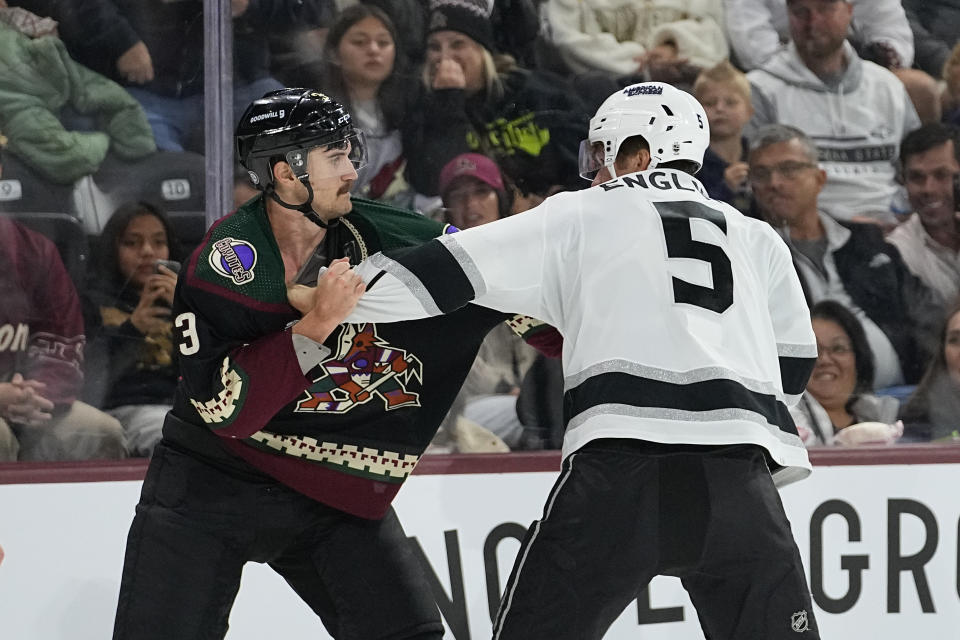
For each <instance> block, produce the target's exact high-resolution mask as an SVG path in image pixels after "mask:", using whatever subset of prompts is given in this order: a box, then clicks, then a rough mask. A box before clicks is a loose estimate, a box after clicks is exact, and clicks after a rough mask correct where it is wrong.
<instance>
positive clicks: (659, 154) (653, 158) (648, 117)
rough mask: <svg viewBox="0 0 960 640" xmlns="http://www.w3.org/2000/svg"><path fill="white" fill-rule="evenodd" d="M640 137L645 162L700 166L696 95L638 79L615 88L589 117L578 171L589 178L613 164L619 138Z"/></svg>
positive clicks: (702, 132) (703, 119)
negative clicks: (684, 162) (647, 156)
mask: <svg viewBox="0 0 960 640" xmlns="http://www.w3.org/2000/svg"><path fill="white" fill-rule="evenodd" d="M632 136H643V138H644V139H645V140H646V141H647V144H649V145H650V166H649V167H648V168H649V169H653V168H655V167H657V165H660V164H662V163H664V162H671V161H673V160H688V161H690V162H693V163H694V164H696V165H697V170H699V169H700V167H701V166H702V165H703V154H704V152H705V151H706V150H707V147H708V146H710V125H709V124H708V123H707V114H706V112H705V111H704V110H703V107H702V106H701V105H700V103H699V102H697V100H696V98H694V97H693V96H691V95H690V94H689V93H687V92H685V91H681V90H680V89H677V88H676V87H673V86H671V85H669V84H664V83H662V82H642V83H640V84H633V85H630V86H629V87H626V88H624V89H621V90H620V91H617V92H616V93H614V94H613V95H611V96H610V97H609V98H607V99H606V100H604V102H603V104H602V105H600V108H599V109H597V114H596V115H595V116H593V118H591V119H590V132H589V137H588V138H587V139H586V140H584V141H583V142H581V143H580V175H581V176H582V177H584V178H586V179H587V180H592V179H593V177H594V176H595V175H596V174H597V171H599V170H600V167H603V166H606V167H607V169H608V170H609V171H610V176H611V177H616V175H617V174H616V172H615V171H614V168H613V163H614V161H615V160H616V159H617V152H619V151H620V145H621V144H623V141H624V140H626V139H627V138H630V137H632Z"/></svg>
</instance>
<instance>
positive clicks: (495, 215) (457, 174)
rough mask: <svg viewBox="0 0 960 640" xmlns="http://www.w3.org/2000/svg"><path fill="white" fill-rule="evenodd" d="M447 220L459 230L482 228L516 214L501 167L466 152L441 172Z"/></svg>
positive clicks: (481, 156)
mask: <svg viewBox="0 0 960 640" xmlns="http://www.w3.org/2000/svg"><path fill="white" fill-rule="evenodd" d="M439 187H440V196H441V197H442V198H443V206H444V210H445V212H446V221H447V222H448V223H450V224H452V225H453V226H455V227H456V228H458V229H469V228H470V227H479V226H480V225H482V224H487V223H488V222H493V221H494V220H498V219H500V218H504V217H506V216H508V215H510V214H511V213H512V211H511V205H512V202H511V198H510V197H509V195H510V194H509V193H508V191H507V189H506V187H505V186H504V182H503V175H502V174H501V173H500V169H499V168H498V167H497V164H496V163H495V162H494V161H493V160H491V159H490V158H488V157H486V156H484V155H481V154H479V153H464V154H461V155H459V156H457V157H456V158H454V159H453V160H451V161H450V162H448V163H447V164H446V166H444V167H443V170H442V171H441V172H440V182H439Z"/></svg>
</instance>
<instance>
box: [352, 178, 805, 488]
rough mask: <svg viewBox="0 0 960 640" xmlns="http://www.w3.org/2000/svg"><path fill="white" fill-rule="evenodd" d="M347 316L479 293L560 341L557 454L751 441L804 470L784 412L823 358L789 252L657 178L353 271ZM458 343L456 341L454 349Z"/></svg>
mask: <svg viewBox="0 0 960 640" xmlns="http://www.w3.org/2000/svg"><path fill="white" fill-rule="evenodd" d="M357 269H359V271H360V273H361V275H362V276H363V277H364V279H365V280H366V281H367V282H368V289H367V292H366V294H364V296H363V298H361V300H360V302H359V303H358V304H357V306H356V309H355V310H354V312H353V313H352V314H351V315H350V317H349V318H348V319H347V321H348V322H390V321H398V320H406V319H413V318H420V317H425V316H427V315H435V314H438V313H442V312H447V311H450V310H453V309H456V308H458V307H460V306H462V305H464V304H466V303H467V302H469V301H471V300H473V301H475V302H476V303H477V304H480V305H484V306H487V307H492V308H494V309H498V310H501V311H510V312H514V313H522V314H526V315H529V316H531V317H535V318H538V319H541V320H543V321H544V322H547V323H549V324H551V325H553V326H554V327H556V328H557V329H558V330H559V331H560V333H561V334H563V338H564V345H563V370H564V377H565V388H564V405H565V418H566V419H567V421H568V422H567V430H566V434H565V437H564V443H563V455H564V456H567V455H569V454H570V453H572V452H574V451H576V450H577V449H579V448H580V447H582V446H583V445H584V444H586V443H587V442H589V441H591V440H594V439H597V438H636V439H641V440H648V441H653V442H660V443H674V444H713V445H717V444H732V443H753V444H757V445H760V446H762V447H764V448H765V449H766V450H767V451H768V452H769V454H770V457H771V458H772V459H773V461H774V462H775V463H776V465H778V467H776V468H775V479H776V480H777V483H778V484H781V485H782V484H786V483H788V482H791V481H793V480H798V479H800V478H803V477H806V476H807V475H808V474H809V472H810V463H809V460H808V458H807V452H806V449H805V448H804V446H803V443H802V442H801V441H800V439H799V438H798V437H797V432H796V427H795V426H794V423H793V420H792V419H791V417H790V414H789V412H788V410H787V406H788V405H792V404H794V403H795V402H796V401H797V399H798V398H799V395H800V394H801V393H802V392H803V390H804V387H805V386H806V382H807V378H808V377H809V374H810V371H811V370H812V368H813V364H814V362H815V361H816V354H817V350H816V341H815V339H814V335H813V329H812V328H811V323H810V316H809V310H808V309H807V306H806V302H805V300H804V297H803V293H802V291H801V287H800V282H799V280H798V278H797V275H796V272H795V271H794V267H793V263H792V261H791V258H790V252H789V250H788V249H787V247H786V245H785V244H784V242H783V240H782V239H781V238H780V237H779V236H778V235H777V234H776V233H775V232H774V230H773V229H772V228H771V227H770V226H769V225H767V224H765V223H763V222H760V221H758V220H753V219H750V218H746V217H744V216H743V215H741V214H740V213H739V212H737V211H736V210H734V209H733V208H732V207H730V206H728V205H726V204H724V203H722V202H718V201H716V200H711V199H710V198H709V197H708V196H707V194H706V190H705V189H704V188H703V186H702V185H701V184H700V183H699V181H697V180H696V179H695V178H694V177H692V176H690V175H688V174H686V173H682V172H679V171H674V170H669V169H655V170H652V171H642V172H638V173H633V174H629V175H626V176H622V177H620V178H616V179H614V180H611V181H609V182H606V183H604V184H601V185H598V186H596V187H592V188H590V189H586V190H584V191H578V192H569V193H561V194H557V195H555V196H552V197H550V198H548V199H547V200H546V201H545V202H544V203H543V204H541V205H540V206H539V207H537V208H535V209H532V210H530V211H527V212H524V213H522V214H519V215H516V216H512V217H509V218H505V219H503V220H499V221H497V222H494V223H491V224H487V225H484V226H481V227H476V228H473V229H470V230H467V231H461V232H459V233H456V234H453V235H446V236H443V237H442V238H439V239H437V240H434V241H431V242H430V243H428V244H426V245H422V246H420V247H417V248H415V249H406V250H402V251H395V252H391V253H390V254H389V255H384V254H376V255H374V256H371V257H370V258H369V259H368V260H366V261H364V262H363V263H362V264H360V265H359V266H358V267H357ZM450 348H456V346H455V345H450Z"/></svg>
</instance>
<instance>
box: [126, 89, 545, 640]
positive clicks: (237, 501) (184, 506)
mask: <svg viewBox="0 0 960 640" xmlns="http://www.w3.org/2000/svg"><path fill="white" fill-rule="evenodd" d="M237 143H238V152H239V156H240V158H241V161H242V163H243V165H244V166H245V167H246V168H247V169H248V171H249V172H250V176H251V178H252V179H253V180H254V182H255V183H256V184H257V185H258V186H259V187H260V188H261V189H262V191H263V193H262V194H261V195H259V196H257V197H255V198H254V199H252V200H251V201H249V202H248V203H246V204H245V205H243V206H242V207H240V208H239V209H238V210H237V211H236V212H234V213H233V214H231V215H229V216H226V217H225V218H223V219H221V220H220V221H218V222H217V223H216V224H215V225H214V226H213V227H212V228H211V229H210V230H209V231H208V233H207V236H206V238H205V239H204V241H203V243H202V244H201V246H200V247H198V249H197V250H196V251H194V253H193V255H192V256H191V257H190V259H189V260H188V261H187V263H186V265H185V267H184V270H183V272H182V273H181V274H180V279H179V282H178V285H177V290H176V293H175V295H174V305H173V314H174V325H175V328H176V330H177V331H178V333H179V336H178V352H179V366H180V371H181V375H182V379H181V382H180V385H179V387H178V391H177V396H176V400H175V403H174V408H173V410H172V411H171V412H170V414H169V415H168V416H167V419H166V421H165V424H164V430H163V440H162V441H161V442H160V444H159V445H158V446H157V449H156V452H155V453H154V456H153V459H152V460H151V464H150V468H149V470H148V472H147V477H146V480H145V482H144V487H143V493H142V496H141V499H140V504H139V505H138V507H137V514H136V517H135V518H134V521H133V524H132V526H131V529H130V534H129V537H128V541H127V555H126V559H125V563H124V573H123V580H122V584H121V590H120V599H119V604H118V608H117V617H116V622H115V627H114V637H115V638H118V639H120V638H122V639H125V640H127V639H138V640H142V639H147V638H150V639H160V638H163V639H169V640H181V639H183V638H201V637H202V638H222V637H223V636H224V634H225V633H226V630H227V620H228V617H229V613H230V608H231V606H232V604H233V600H234V597H235V596H236V593H237V589H238V588H239V585H240V574H241V570H242V568H243V565H244V564H245V563H246V562H248V561H254V562H261V563H267V564H269V565H270V566H271V567H272V568H273V569H274V570H275V571H277V573H279V574H280V575H281V576H283V578H284V579H285V580H286V581H287V582H288V583H289V584H290V585H291V586H292V587H293V589H294V591H296V592H297V594H298V595H299V596H300V597H301V598H302V599H303V600H304V601H305V602H306V603H307V604H308V605H309V606H310V607H311V608H312V609H313V610H314V611H315V612H316V613H317V615H318V616H319V617H320V619H321V620H322V622H323V624H324V626H325V627H326V628H327V630H328V632H329V633H330V634H331V635H332V636H333V637H334V638H337V639H338V640H341V639H355V640H376V639H381V638H382V639H384V640H386V639H388V638H389V639H391V640H405V639H409V640H435V639H439V638H441V637H442V635H443V625H442V623H441V620H440V615H439V612H438V609H437V606H436V604H435V601H434V598H433V595H432V594H431V591H430V586H429V582H428V581H427V580H426V578H425V576H424V575H423V572H422V568H421V566H420V564H419V560H418V559H417V557H416V556H415V555H414V554H413V553H412V550H411V549H410V545H409V543H408V541H407V539H406V536H405V534H404V532H403V528H402V527H401V525H400V522H399V520H398V519H397V516H396V514H395V513H394V511H393V509H392V507H391V506H390V504H391V502H392V500H393V498H394V496H395V495H396V494H397V491H399V489H400V487H401V486H402V484H403V482H404V481H405V480H406V478H407V477H408V476H409V475H410V472H411V471H412V470H413V468H414V466H415V465H416V463H417V461H418V460H419V458H420V455H421V454H422V453H423V451H424V449H425V448H426V446H427V445H428V444H429V442H430V440H431V439H432V437H433V435H434V434H435V433H436V431H437V428H438V426H439V424H440V422H441V421H442V419H443V418H444V416H445V414H446V412H447V410H448V408H449V407H450V404H451V403H452V401H453V399H454V397H455V396H456V394H457V392H458V390H459V388H460V385H461V383H462V382H463V379H464V378H465V377H466V374H467V372H468V371H469V369H470V366H471V364H472V363H473V360H474V357H475V355H476V353H477V350H478V349H479V346H480V343H481V342H482V341H483V338H484V336H485V335H486V334H487V332H488V331H489V330H490V329H492V328H493V327H494V326H496V325H497V324H499V323H500V322H504V321H506V320H508V319H510V318H512V314H506V313H503V312H499V311H494V310H491V309H486V308H484V307H478V306H468V307H465V308H464V309H463V310H462V311H461V312H458V313H456V314H452V315H450V316H444V317H443V318H433V319H426V320H420V321H415V322H405V323H390V324H384V325H378V324H373V323H361V324H357V325H349V324H343V325H341V324H340V322H341V320H342V319H343V318H344V317H345V316H346V314H347V312H348V311H349V309H350V308H351V307H352V305H353V303H354V302H355V300H356V297H357V296H358V295H359V294H360V292H361V291H362V288H363V285H362V282H361V281H360V280H359V279H358V278H357V276H356V275H355V274H353V273H352V272H351V271H350V270H349V264H350V262H353V263H357V262H359V261H361V260H363V259H365V258H366V257H368V256H369V255H370V254H371V253H373V252H376V251H380V250H389V249H393V248H397V247H405V246H411V245H415V244H420V243H422V242H424V241H427V240H429V239H431V238H434V237H436V236H437V235H440V234H442V233H444V232H445V231H447V230H448V229H446V228H445V227H444V226H443V225H441V224H439V223H436V222H433V221H431V220H429V219H426V218H424V217H422V216H420V215H417V214H414V213H412V212H406V211H402V210H398V209H393V208H390V207H386V206H383V205H380V204H378V203H375V202H372V201H367V200H361V199H354V198H351V197H350V187H351V185H352V184H353V181H354V180H355V179H356V176H357V174H356V169H357V168H358V167H360V166H362V164H363V162H364V150H365V149H364V138H363V135H362V133H361V132H359V131H358V130H357V129H355V128H354V126H353V122H352V119H351V116H350V114H349V113H347V112H346V111H345V110H344V109H343V107H342V106H341V105H340V104H338V103H336V102H334V101H333V100H331V99H330V98H328V97H327V96H325V95H323V94H320V93H317V92H315V91H310V90H305V89H285V90H281V91H277V92H273V93H270V94H267V95H266V96H264V98H262V99H261V100H258V101H255V102H254V103H253V104H251V105H250V107H249V108H248V109H247V112H246V113H245V114H244V116H243V118H242V119H241V121H240V123H239V125H238V127H237ZM348 261H349V262H348ZM318 273H322V275H320V277H319V280H318ZM304 286H314V287H315V288H314V289H312V290H311V289H306V294H305V293H304V291H305V290H304V289H303V288H302V287H304ZM517 326H523V327H524V331H525V333H526V336H525V337H528V338H529V340H530V341H532V342H535V343H539V344H541V346H543V347H544V348H545V349H546V348H547V346H546V345H547V343H546V342H544V341H545V340H548V339H549V338H546V337H545V336H548V335H549V334H550V332H549V331H540V332H539V333H536V326H534V325H533V324H531V323H529V322H527V323H517ZM540 327H541V328H542V325H540ZM553 335H556V334H553ZM268 608H269V607H268V605H266V604H265V611H267V610H268ZM265 615H268V613H265Z"/></svg>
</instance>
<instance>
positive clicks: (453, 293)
mask: <svg viewBox="0 0 960 640" xmlns="http://www.w3.org/2000/svg"><path fill="white" fill-rule="evenodd" d="M447 237H451V236H447ZM371 262H372V263H373V264H374V266H376V267H379V268H381V269H383V270H384V271H387V272H388V273H390V274H392V275H393V276H394V277H396V278H397V279H398V280H400V281H401V282H403V283H404V284H405V285H406V286H407V288H408V289H410V291H411V292H412V293H413V294H414V295H415V296H416V297H417V298H418V299H419V300H420V302H421V303H422V304H423V305H424V308H425V309H427V310H428V311H430V310H431V308H432V307H436V308H437V309H439V311H440V312H442V313H449V312H450V311H455V310H457V309H459V308H460V307H462V306H464V305H466V304H467V303H468V302H470V301H471V300H473V299H474V298H475V297H476V295H477V291H476V289H474V286H473V283H472V282H471V279H470V278H469V277H468V275H467V272H466V270H465V269H464V268H463V267H462V266H461V263H460V262H459V261H458V260H457V258H456V257H454V255H453V253H451V252H450V251H449V250H448V248H447V247H446V246H445V245H444V244H442V243H441V242H440V241H438V240H432V241H430V242H428V243H426V244H424V245H421V246H419V247H416V248H404V249H395V250H393V251H390V252H389V254H384V256H383V257H378V256H372V257H371Z"/></svg>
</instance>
